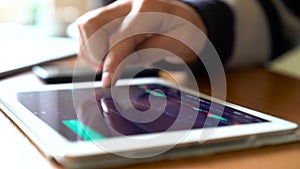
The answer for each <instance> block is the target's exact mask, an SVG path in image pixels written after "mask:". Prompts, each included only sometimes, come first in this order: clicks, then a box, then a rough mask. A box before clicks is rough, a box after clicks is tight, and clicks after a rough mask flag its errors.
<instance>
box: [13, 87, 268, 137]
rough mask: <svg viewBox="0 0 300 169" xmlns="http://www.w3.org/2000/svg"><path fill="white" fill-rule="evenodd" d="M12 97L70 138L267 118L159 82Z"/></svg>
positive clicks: (244, 121)
mask: <svg viewBox="0 0 300 169" xmlns="http://www.w3.org/2000/svg"><path fill="white" fill-rule="evenodd" d="M113 94H115V95H113ZM113 96H117V97H113ZM17 97H18V98H17V99H18V100H19V102H20V103H21V104H23V105H24V106H25V107H26V108H27V109H29V110H30V111H31V112H32V113H34V114H35V115H36V116H37V117H39V118H40V119H41V120H43V121H44V122H46V123H47V124H48V125H50V126H51V127H52V128H53V129H55V130H56V131H57V132H58V133H60V134H61V135H63V136H64V137H65V138H67V139H68V140H70V141H77V140H85V141H89V140H92V139H98V140H100V139H105V138H109V137H115V136H120V135H136V134H144V133H156V132H163V131H166V130H171V131H172V130H185V129H192V128H206V127H216V126H219V127H222V126H229V125H242V124H249V123H261V122H266V120H264V119H261V118H258V117H255V116H253V115H249V114H247V113H244V112H241V111H239V110H236V109H233V108H230V107H226V106H225V107H224V106H222V105H220V104H217V103H215V102H211V101H209V100H207V99H204V98H199V97H197V96H194V95H191V94H188V93H185V92H181V91H179V90H177V89H174V88H170V87H167V86H164V85H158V84H147V85H132V86H130V87H129V88H127V87H126V86H117V87H113V88H111V89H102V88H96V89H95V90H94V89H93V90H91V89H77V90H58V91H41V92H24V93H18V95H17Z"/></svg>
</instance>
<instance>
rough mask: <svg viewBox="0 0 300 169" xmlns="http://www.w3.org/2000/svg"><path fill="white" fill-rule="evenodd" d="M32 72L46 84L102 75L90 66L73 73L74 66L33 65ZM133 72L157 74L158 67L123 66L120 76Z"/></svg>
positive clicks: (77, 69)
mask: <svg viewBox="0 0 300 169" xmlns="http://www.w3.org/2000/svg"><path fill="white" fill-rule="evenodd" d="M32 72H33V73H34V74H35V75H36V76H37V77H39V78H40V79H41V80H43V81H44V82H45V83H47V84H57V83H71V82H72V81H73V79H76V82H84V81H90V80H95V81H100V80H101V77H102V72H97V73H96V72H95V71H94V70H93V69H92V68H90V67H80V68H76V73H74V67H70V66H56V65H45V66H34V67H33V68H32ZM135 72H139V73H138V74H136V75H135V76H134V77H135V78H141V77H158V76H159V70H158V69H147V68H144V67H128V68H125V70H124V73H123V74H122V75H121V77H120V78H129V77H133V75H134V73H135Z"/></svg>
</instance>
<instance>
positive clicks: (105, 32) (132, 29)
mask: <svg viewBox="0 0 300 169" xmlns="http://www.w3.org/2000/svg"><path fill="white" fill-rule="evenodd" d="M174 18H175V19H174ZM176 18H177V19H176ZM179 18H181V19H179ZM183 21H185V22H183ZM77 23H78V27H79V31H80V46H81V48H80V49H81V51H80V53H79V56H80V57H81V56H82V57H84V58H85V59H86V60H87V61H88V62H89V63H90V64H91V66H92V67H93V68H95V70H96V71H100V70H102V72H103V75H102V84H103V87H110V86H111V85H113V84H114V83H115V81H113V75H114V74H118V72H116V69H117V68H118V67H119V66H121V67H122V66H124V63H123V62H122V61H123V60H125V59H126V62H125V63H126V64H133V65H136V64H145V63H149V62H154V61H158V60H160V59H166V60H172V57H173V58H174V56H172V57H170V56H166V53H162V54H160V55H159V56H158V55H155V56H154V55H153V53H149V54H148V55H150V56H147V54H145V53H143V54H137V51H139V50H142V49H149V48H151V49H153V48H154V49H162V50H165V51H169V52H171V53H173V54H175V55H176V56H179V57H180V59H182V60H183V61H184V62H187V63H189V62H192V61H194V60H195V58H196V57H197V54H195V52H194V51H195V50H191V49H190V46H189V45H187V44H186V43H183V42H188V44H191V45H193V46H196V47H195V48H197V51H198V52H200V51H201V49H202V48H203V47H204V44H205V38H195V34H196V32H195V31H193V29H192V28H191V25H192V27H196V28H198V29H197V30H199V29H200V30H201V31H202V32H203V33H204V34H206V27H205V26H204V23H203V21H202V19H201V17H200V16H199V15H198V13H197V12H196V11H194V9H193V8H191V7H190V6H188V5H187V4H184V3H182V2H178V1H163V0H119V1H116V2H114V3H112V4H110V5H108V6H106V7H102V8H99V9H97V10H94V11H90V12H88V13H86V14H85V15H83V16H82V17H80V18H79V19H78V20H77ZM183 23H184V24H183ZM187 23H189V24H187ZM172 37H175V38H172ZM195 39H196V41H197V42H196V41H195ZM132 53H135V54H136V55H135V56H134V57H133V56H131V55H132ZM121 63H123V64H121ZM119 72H120V71H119ZM114 79H115V78H114Z"/></svg>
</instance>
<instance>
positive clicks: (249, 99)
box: [0, 67, 300, 169]
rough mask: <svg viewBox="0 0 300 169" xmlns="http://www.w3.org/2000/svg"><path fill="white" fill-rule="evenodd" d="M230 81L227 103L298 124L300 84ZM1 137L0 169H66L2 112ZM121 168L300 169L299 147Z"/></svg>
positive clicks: (29, 80)
mask: <svg viewBox="0 0 300 169" xmlns="http://www.w3.org/2000/svg"><path fill="white" fill-rule="evenodd" d="M226 76H227V89H228V90H227V100H228V101H230V102H233V103H237V104H240V105H242V106H245V107H248V108H251V109H255V110H258V111H262V112H265V113H267V114H271V115H274V116H277V117H280V118H284V119H287V120H291V121H294V122H297V123H298V124H300V110H299V108H300V80H297V79H292V78H289V77H285V76H281V75H277V74H273V73H271V72H269V71H267V70H266V69H264V68H261V67H257V68H251V69H245V70H240V71H237V72H228V73H227V75H226ZM16 82H17V83H16ZM33 84H35V85H41V83H40V81H39V80H38V79H36V78H35V77H34V76H33V75H32V74H31V73H30V72H27V73H24V74H21V75H18V76H15V77H12V78H9V79H4V80H2V81H1V82H0V87H1V85H15V86H16V87H18V86H19V85H33ZM199 86H200V89H201V90H202V91H203V92H204V93H208V92H209V90H210V87H209V84H208V83H207V81H204V80H201V83H200V84H199ZM0 132H1V134H2V136H1V139H0V140H1V141H0V143H1V144H0V150H1V152H0V159H1V163H0V165H1V166H0V168H30V169H34V168H39V169H40V168H43V169H49V168H53V169H61V168H62V167H61V166H59V165H57V164H55V163H54V162H52V161H48V160H47V159H46V158H45V157H44V156H43V155H42V154H41V153H40V152H39V151H38V149H37V148H36V147H35V146H34V145H33V144H32V143H31V142H30V141H29V140H28V138H27V137H26V136H25V135H24V134H23V133H22V132H21V131H20V130H19V129H18V128H17V127H16V126H15V125H14V124H13V123H12V122H11V121H10V120H9V119H8V118H7V117H6V116H5V115H4V114H3V113H0ZM122 168H123V169H138V168H141V169H145V168H156V169H167V168H168V169H169V168H172V169H189V168H197V169H223V168H230V169H240V168H243V169H248V168H249V169H256V168H257V169H262V168H267V169H283V168H287V169H299V168H300V142H299V143H289V144H284V145H277V146H269V147H263V148H257V149H250V150H242V151H235V152H229V153H222V154H217V155H210V156H205V157H192V158H186V159H179V160H169V161H161V162H155V163H151V164H150V163H149V164H139V165H132V166H127V167H122Z"/></svg>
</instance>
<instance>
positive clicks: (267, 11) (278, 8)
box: [182, 0, 300, 68]
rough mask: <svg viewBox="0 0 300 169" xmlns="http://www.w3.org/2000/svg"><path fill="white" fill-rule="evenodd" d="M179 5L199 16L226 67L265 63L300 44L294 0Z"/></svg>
mask: <svg viewBox="0 0 300 169" xmlns="http://www.w3.org/2000/svg"><path fill="white" fill-rule="evenodd" d="M182 2H185V3H187V4H189V5H191V6H192V7H193V8H194V9H195V10H196V11H197V12H198V14H199V15H201V17H202V19H203V21H204V23H205V25H206V27H207V32H208V38H209V39H210V41H211V42H212V44H213V45H214V47H215V48H216V50H217V51H218V53H219V55H220V58H221V60H222V61H223V63H224V64H225V65H226V67H227V68H236V67H244V66H251V65H257V64H264V63H265V62H266V61H268V60H271V59H274V58H276V57H278V56H280V55H281V54H283V53H284V52H286V51H287V50H288V49H290V48H291V46H292V45H295V44H297V43H298V44H299V42H300V29H299V28H300V20H299V17H300V14H299V13H300V12H299V11H300V3H299V1H297V0H287V1H286V0H249V1H241V0H182ZM297 39H298V40H297ZM297 41H298V42H297Z"/></svg>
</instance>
